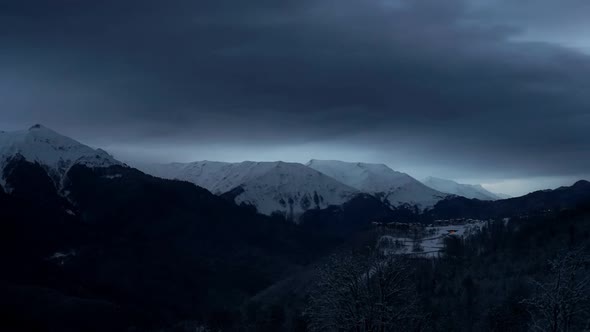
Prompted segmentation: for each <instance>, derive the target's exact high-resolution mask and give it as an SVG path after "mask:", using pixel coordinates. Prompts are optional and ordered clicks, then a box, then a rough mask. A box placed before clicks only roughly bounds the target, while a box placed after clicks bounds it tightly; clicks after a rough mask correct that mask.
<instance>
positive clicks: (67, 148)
mask: <svg viewBox="0 0 590 332" xmlns="http://www.w3.org/2000/svg"><path fill="white" fill-rule="evenodd" d="M16 159H22V160H26V161H28V162H30V163H33V164H39V165H41V167H43V168H44V169H45V171H46V172H47V174H48V175H49V177H50V178H51V179H52V180H53V181H54V183H55V185H56V186H58V187H59V186H61V181H62V179H63V177H64V175H65V174H66V173H67V172H68V170H69V169H70V168H71V167H72V166H74V165H85V166H88V167H109V166H113V165H123V163H121V162H119V161H117V160H115V159H114V158H113V157H111V156H110V155H109V154H108V153H107V152H106V151H104V150H101V149H93V148H91V147H88V146H86V145H84V144H81V143H79V142H77V141H75V140H73V139H71V138H69V137H66V136H63V135H60V134H58V133H56V132H55V131H53V130H51V129H49V128H46V127H43V126H41V125H34V126H32V127H31V128H29V129H28V130H21V131H14V132H4V131H1V132H0V186H6V180H5V179H6V177H7V176H8V174H6V166H7V165H8V164H9V163H10V162H11V161H13V160H16ZM7 189H10V188H7Z"/></svg>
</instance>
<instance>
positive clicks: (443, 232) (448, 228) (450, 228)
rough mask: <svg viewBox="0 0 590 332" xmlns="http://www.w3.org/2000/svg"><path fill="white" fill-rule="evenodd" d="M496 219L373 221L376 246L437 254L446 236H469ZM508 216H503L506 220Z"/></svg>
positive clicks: (395, 251) (387, 251)
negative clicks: (420, 221)
mask: <svg viewBox="0 0 590 332" xmlns="http://www.w3.org/2000/svg"><path fill="white" fill-rule="evenodd" d="M492 221H493V220H480V219H468V218H456V219H444V220H443V219H441V220H435V221H434V222H432V223H429V224H425V223H404V222H389V223H387V222H373V223H372V225H373V227H374V231H375V232H377V238H378V240H377V248H378V249H379V250H380V251H381V252H382V253H383V254H385V255H416V256H420V257H430V258H434V257H438V256H439V255H440V254H442V252H443V250H444V242H445V239H448V238H449V237H459V238H466V237H468V236H470V235H473V234H475V233H476V232H478V231H480V230H481V229H482V227H484V226H485V225H488V224H489V223H491V222H492ZM508 221H509V220H508V219H504V222H505V223H507V222H508Z"/></svg>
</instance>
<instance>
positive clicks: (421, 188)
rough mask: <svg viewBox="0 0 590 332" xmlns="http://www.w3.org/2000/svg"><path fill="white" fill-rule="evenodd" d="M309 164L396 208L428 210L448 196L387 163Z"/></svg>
mask: <svg viewBox="0 0 590 332" xmlns="http://www.w3.org/2000/svg"><path fill="white" fill-rule="evenodd" d="M306 165H307V166H308V167H310V168H313V169H315V170H317V171H319V172H321V173H324V174H326V175H328V176H330V177H332V178H334V179H336V180H338V181H340V182H342V183H344V184H346V185H349V186H351V187H353V188H356V189H358V190H359V191H361V192H364V193H368V194H372V195H375V196H378V197H379V198H381V199H382V200H383V201H385V202H388V203H389V204H391V205H392V206H394V207H400V206H413V207H416V208H418V210H424V209H427V208H430V207H432V206H434V205H435V204H436V202H438V201H440V200H441V199H444V198H445V197H446V196H447V195H446V194H444V193H441V192H439V191H436V190H434V189H432V188H429V187H427V186H425V185H424V184H422V183H421V182H420V181H418V180H416V179H414V178H413V177H411V176H409V175H408V174H405V173H401V172H397V171H394V170H392V169H391V168H389V167H387V166H386V165H383V164H367V163H350V162H343V161H336V160H316V159H312V160H310V161H309V162H308V163H307V164H306Z"/></svg>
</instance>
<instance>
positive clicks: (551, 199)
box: [427, 180, 590, 219]
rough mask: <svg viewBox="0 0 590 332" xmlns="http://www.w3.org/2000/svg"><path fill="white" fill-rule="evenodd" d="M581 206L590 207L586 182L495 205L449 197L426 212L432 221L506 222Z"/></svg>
mask: <svg viewBox="0 0 590 332" xmlns="http://www.w3.org/2000/svg"><path fill="white" fill-rule="evenodd" d="M580 206H590V182H588V181H585V180H581V181H578V182H576V183H575V184H573V185H572V186H569V187H567V186H565V187H560V188H557V189H554V190H540V191H535V192H532V193H530V194H527V195H524V196H521V197H515V198H510V199H503V200H496V201H482V200H478V199H468V198H465V197H449V198H447V199H445V200H442V201H440V202H438V203H437V204H436V205H435V206H434V208H433V209H432V210H429V211H428V212H427V216H429V217H431V218H433V219H450V218H459V217H463V218H481V219H489V218H505V217H518V216H526V215H529V214H547V213H556V212H559V211H561V210H569V209H574V208H577V207H580Z"/></svg>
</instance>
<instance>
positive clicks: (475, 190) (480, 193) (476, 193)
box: [422, 176, 501, 201]
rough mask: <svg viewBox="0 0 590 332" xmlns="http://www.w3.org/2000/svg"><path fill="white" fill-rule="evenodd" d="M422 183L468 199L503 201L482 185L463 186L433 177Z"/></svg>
mask: <svg viewBox="0 0 590 332" xmlns="http://www.w3.org/2000/svg"><path fill="white" fill-rule="evenodd" d="M422 183H424V184H425V185H427V186H428V187H430V188H433V189H436V190H438V191H441V192H444V193H448V194H452V195H458V196H463V197H466V198H475V199H479V200H482V201H492V200H497V199H501V197H500V196H499V195H496V194H494V193H492V192H490V191H488V190H487V189H485V188H484V187H483V186H482V185H480V184H462V183H458V182H455V181H452V180H448V179H441V178H437V177H433V176H429V177H427V178H425V179H424V180H423V181H422Z"/></svg>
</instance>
